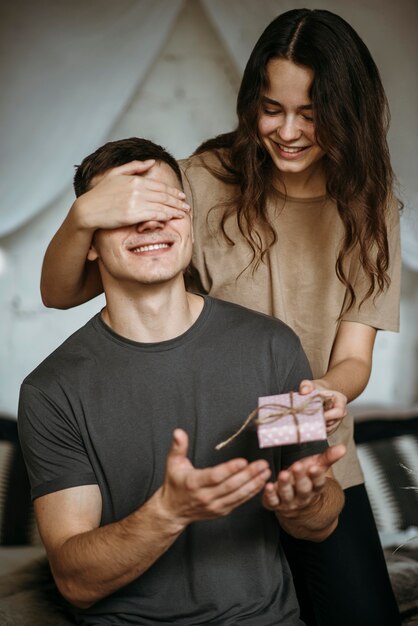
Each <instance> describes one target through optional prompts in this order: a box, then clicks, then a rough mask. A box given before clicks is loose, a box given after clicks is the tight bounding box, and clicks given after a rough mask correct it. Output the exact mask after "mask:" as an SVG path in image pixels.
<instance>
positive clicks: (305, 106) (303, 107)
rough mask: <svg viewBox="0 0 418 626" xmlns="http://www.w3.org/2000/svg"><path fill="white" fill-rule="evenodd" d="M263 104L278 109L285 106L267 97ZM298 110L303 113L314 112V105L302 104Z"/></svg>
mask: <svg viewBox="0 0 418 626" xmlns="http://www.w3.org/2000/svg"><path fill="white" fill-rule="evenodd" d="M263 102H264V104H272V105H273V106H276V107H281V106H283V105H282V104H281V103H280V102H279V101H278V100H273V99H272V98H268V97H267V96H264V97H263ZM298 109H299V110H301V111H308V110H309V111H312V109H313V105H312V104H301V105H300V106H298Z"/></svg>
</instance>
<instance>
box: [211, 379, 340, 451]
mask: <svg viewBox="0 0 418 626" xmlns="http://www.w3.org/2000/svg"><path fill="white" fill-rule="evenodd" d="M251 422H254V424H256V425H257V434H258V442H259V445H260V448H269V447H270V446H286V445H289V444H291V443H302V442H305V441H319V440H321V439H326V438H327V433H326V428H325V416H324V407H323V400H322V398H321V396H319V395H318V393H317V392H316V391H311V393H307V394H305V395H303V396H302V395H300V394H299V393H297V392H294V391H291V392H290V393H283V394H280V395H277V396H263V397H261V398H258V408H256V409H254V411H251V413H250V414H249V416H248V417H247V419H246V420H245V421H244V423H243V424H242V426H241V427H240V428H239V429H238V430H237V432H236V433H234V434H233V435H231V437H229V438H228V439H226V441H222V442H221V443H218V445H217V446H216V449H217V450H220V449H221V448H224V447H225V446H227V445H228V444H229V443H230V442H231V441H233V440H234V439H235V437H238V435H240V434H241V433H242V431H243V430H245V428H247V426H249V424H250V423H251Z"/></svg>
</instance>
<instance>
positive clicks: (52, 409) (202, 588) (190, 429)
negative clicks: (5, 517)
mask: <svg viewBox="0 0 418 626" xmlns="http://www.w3.org/2000/svg"><path fill="white" fill-rule="evenodd" d="M133 159H138V160H140V161H144V160H146V159H153V160H155V164H154V165H152V167H150V169H149V171H148V172H147V173H146V177H147V179H148V180H149V181H154V182H155V183H156V184H157V183H158V184H160V183H164V185H168V186H169V187H171V188H175V187H178V186H179V185H181V182H180V180H181V178H180V171H179V168H178V166H177V163H176V161H175V160H174V159H173V158H172V157H171V156H170V155H168V154H167V153H166V152H165V151H164V150H163V149H162V148H161V147H160V146H156V145H155V144H152V143H151V142H148V141H146V140H141V139H129V140H122V141H117V142H112V143H108V144H106V145H105V146H103V147H102V148H99V149H98V150H97V151H96V152H95V153H93V154H92V155H90V156H89V157H87V158H86V159H84V161H83V163H82V164H81V166H80V167H79V168H78V170H77V173H76V177H75V188H76V191H77V194H78V195H80V194H83V193H88V190H89V189H90V188H91V187H92V186H95V185H97V184H98V183H99V182H100V181H101V180H102V179H103V177H105V176H108V175H109V172H110V173H111V172H112V171H114V169H113V168H117V167H118V166H119V167H120V166H122V165H123V164H125V163H128V162H130V161H132V160H133ZM148 165H149V164H148ZM132 184H135V177H132ZM191 252H192V230H191V223H190V215H189V214H188V213H182V217H181V218H173V219H168V220H167V219H164V220H163V221H155V220H153V221H150V220H148V221H142V222H140V223H138V224H135V225H133V226H128V227H122V228H116V229H113V230H100V231H97V232H96V234H95V237H94V241H93V245H92V247H91V249H90V251H89V259H90V260H91V261H97V262H98V265H99V269H100V274H101V278H102V282H103V286H104V291H105V296H106V306H105V308H104V309H103V311H102V312H101V313H100V314H98V315H96V316H95V317H94V318H93V319H92V320H90V321H89V322H88V323H87V324H86V325H85V326H84V327H83V328H81V329H80V330H79V331H77V332H76V333H75V334H74V335H72V336H71V337H70V338H69V339H68V340H67V341H66V342H64V344H62V345H61V346H60V347H59V348H58V349H57V350H56V351H55V352H54V353H53V354H51V355H50V356H49V357H48V358H47V359H46V360H45V361H44V362H43V363H42V364H41V365H40V366H39V367H38V368H37V369H36V370H35V371H34V372H32V374H30V375H29V376H28V377H27V378H26V379H25V381H24V383H23V385H22V390H21V399H20V408H19V429H20V436H21V441H22V446H23V450H24V453H25V457H26V461H27V465H28V470H29V475H30V479H31V484H32V497H33V499H34V507H35V513H36V518H37V523H38V526H39V530H40V534H41V537H42V539H43V542H44V544H45V546H46V549H47V553H48V558H49V561H50V564H51V569H52V572H53V575H54V578H55V581H56V583H57V586H58V588H59V590H60V591H61V593H62V594H63V596H64V597H65V598H67V600H69V602H70V603H72V605H74V607H75V612H76V615H77V619H78V623H80V624H112V625H118V624H165V623H174V624H182V625H188V624H222V625H228V624H229V625H232V624H243V625H244V624H247V625H251V626H254V625H255V624H256V625H257V626H263V625H273V624H274V625H278V624H283V625H284V624H286V625H297V624H301V623H302V622H301V621H300V619H299V617H298V615H299V614H298V608H297V602H296V598H295V594H294V590H293V586H292V582H291V578H290V574H289V570H288V566H287V563H286V561H285V559H284V557H283V555H282V551H281V548H280V537H279V534H280V526H281V527H282V528H284V529H285V530H286V531H287V532H289V533H291V534H292V535H294V536H297V537H302V538H305V539H310V540H312V541H320V540H322V539H324V538H326V537H327V536H328V535H329V534H330V533H331V532H332V531H333V529H334V528H335V526H336V524H337V517H338V513H339V511H340V509H341V507H342V504H343V496H342V492H341V489H340V488H339V486H338V484H337V483H336V482H335V481H334V480H333V479H332V477H331V476H330V475H329V474H330V467H331V465H332V464H333V463H334V462H335V461H337V460H338V459H339V458H341V457H342V456H343V454H344V447H343V446H336V447H334V448H328V449H326V444H324V442H316V443H312V444H304V445H301V446H284V447H282V448H278V447H277V448H270V449H264V450H260V449H259V448H258V445H257V443H256V436H255V433H254V432H251V431H248V432H244V433H242V434H241V435H240V436H239V437H237V438H236V439H235V440H234V441H233V442H232V443H231V445H230V446H227V447H226V448H224V449H222V450H221V451H216V450H215V446H216V444H217V443H219V442H220V441H222V440H224V439H226V438H227V437H228V436H229V435H230V434H231V433H233V432H234V431H235V430H236V429H237V428H238V427H239V426H240V425H241V423H242V422H243V420H244V419H245V417H246V416H247V415H248V414H249V412H250V411H251V410H252V409H253V408H254V407H255V406H256V405H257V398H258V396H266V395H272V394H275V393H280V392H286V391H289V390H294V389H297V388H298V385H299V383H300V381H301V380H302V379H303V378H309V376H310V372H309V367H308V365H307V360H306V357H305V355H304V353H303V351H302V349H301V346H300V343H299V340H298V339H297V337H296V336H295V335H294V333H293V332H292V331H291V330H290V329H289V328H288V327H286V326H285V325H284V324H282V323H281V322H279V321H277V320H274V319H271V318H269V317H267V316H264V315H261V314H258V313H254V312H250V311H248V310H247V309H244V308H242V307H239V306H236V305H233V304H229V303H226V302H222V301H217V300H214V299H212V298H209V297H205V298H203V297H201V296H199V295H196V294H192V293H188V292H187V291H186V290H185V286H184V279H183V274H184V272H185V270H186V268H187V266H188V264H189V262H190V258H191ZM307 455H310V456H307ZM302 459H303V460H302ZM282 467H287V469H285V470H282ZM270 478H271V480H269V479H270Z"/></svg>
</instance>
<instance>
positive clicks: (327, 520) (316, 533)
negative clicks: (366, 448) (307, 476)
mask: <svg viewBox="0 0 418 626" xmlns="http://www.w3.org/2000/svg"><path fill="white" fill-rule="evenodd" d="M343 505H344V494H343V491H342V489H341V487H340V486H339V484H338V483H337V481H336V480H334V479H333V478H329V477H328V478H327V479H326V483H325V485H324V488H323V489H322V491H320V492H319V493H318V496H317V497H316V498H315V499H314V500H313V501H312V502H311V503H310V504H308V505H307V506H306V507H305V508H304V509H298V510H295V511H286V512H282V511H281V512H277V513H276V515H277V518H278V520H279V522H280V525H281V527H282V528H283V529H284V530H285V531H286V532H287V533H289V535H292V536H293V537H296V538H297V539H307V540H309V541H323V540H324V539H326V538H327V537H328V536H329V535H330V534H331V533H332V531H333V530H334V529H335V528H336V526H337V523H338V515H339V513H340V511H341V509H342V507H343Z"/></svg>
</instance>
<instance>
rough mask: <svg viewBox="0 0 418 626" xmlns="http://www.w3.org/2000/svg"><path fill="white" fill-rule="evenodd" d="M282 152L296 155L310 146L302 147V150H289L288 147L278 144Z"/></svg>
mask: <svg viewBox="0 0 418 626" xmlns="http://www.w3.org/2000/svg"><path fill="white" fill-rule="evenodd" d="M278 146H279V148H280V150H283V152H288V153H289V154H295V153H296V152H302V150H305V149H306V148H307V147H308V146H302V147H301V148H289V147H288V146H282V144H280V143H279V144H278Z"/></svg>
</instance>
